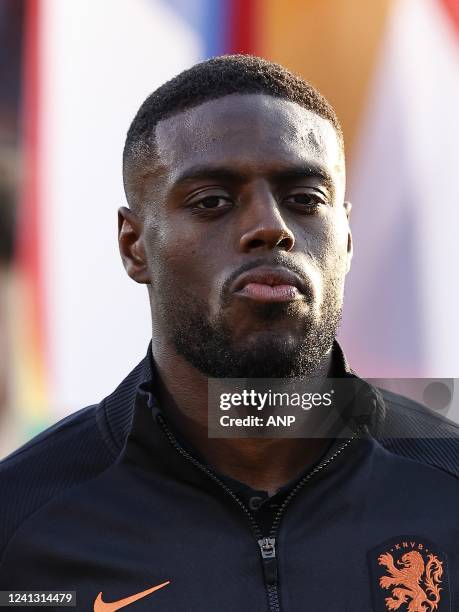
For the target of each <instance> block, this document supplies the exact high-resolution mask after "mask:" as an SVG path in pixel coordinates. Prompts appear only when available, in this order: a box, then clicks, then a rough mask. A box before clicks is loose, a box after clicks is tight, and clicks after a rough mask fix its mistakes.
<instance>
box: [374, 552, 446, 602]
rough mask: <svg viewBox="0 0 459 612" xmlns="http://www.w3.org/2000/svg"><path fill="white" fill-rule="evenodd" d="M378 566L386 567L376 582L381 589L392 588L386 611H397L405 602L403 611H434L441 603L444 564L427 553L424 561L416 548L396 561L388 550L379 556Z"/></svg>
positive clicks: (387, 599)
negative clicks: (386, 574)
mask: <svg viewBox="0 0 459 612" xmlns="http://www.w3.org/2000/svg"><path fill="white" fill-rule="evenodd" d="M378 562H379V565H382V566H384V567H386V568H387V571H388V573H389V575H388V576H382V577H381V578H380V579H379V584H380V586H381V587H382V588H383V589H390V588H391V589H392V596H391V597H386V598H385V601H386V607H387V609H388V610H399V609H400V608H401V606H403V604H406V605H407V607H406V612H434V611H435V610H438V604H439V603H440V591H441V590H442V589H441V587H440V584H441V577H442V574H443V563H442V562H441V561H439V560H438V559H437V557H436V556H435V555H432V554H429V556H428V560H427V563H424V559H423V557H422V555H421V554H420V553H419V552H418V551H417V550H412V551H410V552H407V553H405V554H404V555H403V556H402V558H401V559H400V560H399V561H397V563H396V565H397V566H398V567H396V565H395V563H394V557H393V556H392V555H391V554H390V553H384V554H383V555H380V556H379V558H378Z"/></svg>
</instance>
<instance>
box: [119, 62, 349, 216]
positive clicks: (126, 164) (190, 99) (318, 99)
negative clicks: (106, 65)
mask: <svg viewBox="0 0 459 612" xmlns="http://www.w3.org/2000/svg"><path fill="white" fill-rule="evenodd" d="M254 93H259V94H267V95H270V96H274V97H277V98H284V99H286V100H290V101H291V102H296V103H297V104H299V105H300V106H303V107H304V108H306V109H308V110H310V111H312V112H314V113H316V114H317V115H319V116H320V117H323V118H324V119H327V120H328V121H330V123H331V124H332V125H333V127H334V128H335V130H336V132H337V135H338V138H339V140H340V142H341V143H342V144H343V142H344V139H343V132H342V129H341V125H340V123H339V121H338V118H337V116H336V113H335V111H334V110H333V108H332V106H331V105H330V104H329V102H328V101H327V100H326V99H325V98H324V97H323V96H322V94H321V93H319V92H318V91H317V89H315V88H314V87H313V86H312V85H311V84H310V83H308V82H307V81H305V80H304V79H302V78H301V77H299V76H298V75H296V74H293V73H292V72H290V71H289V70H287V69H286V68H284V67H283V66H281V65H279V64H275V63H273V62H269V61H268V60H265V59H262V58H260V57H256V56H253V55H221V56H218V57H214V58H212V59H209V60H206V61H204V62H200V63H199V64H195V65H194V66H192V67H191V68H189V69H188V70H184V71H183V72H181V73H180V74H178V75H177V76H175V77H174V78H173V79H171V80H170V81H167V82H166V83H164V84H163V85H161V86H160V87H158V89H156V90H155V91H154V92H153V93H152V94H150V95H149V96H148V98H147V99H146V100H145V102H144V103H143V104H142V106H141V107H140V108H139V110H138V111H137V114H136V116H135V117H134V120H133V121H132V123H131V126H130V128H129V131H128V134H127V138H126V143H125V145H124V152H123V179H124V188H125V191H126V197H127V199H128V202H129V204H130V205H131V204H134V205H135V202H134V201H133V200H134V199H135V198H134V196H133V194H132V193H131V192H132V186H133V185H134V184H135V182H136V180H137V178H139V176H141V174H140V173H141V172H142V170H145V163H146V162H147V161H149V162H150V164H151V162H152V161H153V159H154V156H155V153H156V152H155V140H154V130H155V127H156V124H157V123H158V122H159V121H161V120H162V119H166V118H168V117H171V116H172V115H175V114H177V113H179V112H181V111H184V110H186V109H189V108H192V107H194V106H198V105H199V104H202V103H203V102H208V101H209V100H214V99H216V98H221V97H223V96H227V95H230V94H254Z"/></svg>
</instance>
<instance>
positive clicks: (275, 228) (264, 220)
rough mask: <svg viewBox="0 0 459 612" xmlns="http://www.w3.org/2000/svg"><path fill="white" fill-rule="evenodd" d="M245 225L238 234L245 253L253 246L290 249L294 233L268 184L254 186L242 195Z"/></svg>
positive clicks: (257, 247) (255, 247)
mask: <svg viewBox="0 0 459 612" xmlns="http://www.w3.org/2000/svg"><path fill="white" fill-rule="evenodd" d="M242 209H243V211H244V213H245V214H244V221H243V225H244V229H243V232H242V235H241V238H240V248H241V251H242V252H244V253H248V252H250V251H253V250H255V249H259V250H269V249H274V248H280V249H284V250H285V251H291V250H292V249H293V246H294V244H295V236H294V234H293V232H292V231H291V230H290V228H289V227H288V226H287V225H286V223H285V220H284V219H283V217H282V215H281V212H280V211H279V207H278V204H277V201H276V198H275V197H274V195H273V194H272V192H271V190H270V189H269V186H263V187H258V188H257V189H253V190H252V191H251V193H250V194H247V197H246V198H245V202H244V206H243V207H242Z"/></svg>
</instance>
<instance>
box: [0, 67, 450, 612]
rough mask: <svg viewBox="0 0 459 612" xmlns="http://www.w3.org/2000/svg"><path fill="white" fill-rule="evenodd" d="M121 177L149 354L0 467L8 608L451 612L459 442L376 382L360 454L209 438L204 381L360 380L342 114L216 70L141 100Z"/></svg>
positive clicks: (353, 436) (342, 447)
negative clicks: (351, 335)
mask: <svg viewBox="0 0 459 612" xmlns="http://www.w3.org/2000/svg"><path fill="white" fill-rule="evenodd" d="M123 176H124V184H125V190H126V197H127V201H128V203H129V208H124V207H123V208H121V209H120V210H119V245H120V251H121V256H122V259H123V262H124V266H125V268H126V271H127V273H128V275H129V276H130V277H131V278H132V279H134V280H135V281H136V282H138V283H143V284H146V285H147V288H148V292H149V298H150V305H151V319H152V341H151V345H150V347H149V349H148V352H147V356H146V357H145V359H143V361H142V362H141V363H140V364H139V365H138V366H137V368H136V369H135V370H134V371H133V372H131V373H130V374H129V376H128V377H127V378H126V379H125V380H124V381H123V382H122V383H121V384H120V386H119V387H118V388H117V389H116V390H115V391H114V392H113V393H112V394H111V395H110V396H109V397H107V398H105V399H104V400H103V401H102V402H101V403H100V404H98V405H95V406H90V407H89V408H85V409H83V410H81V411H80V412H78V413H76V414H74V415H71V416H70V417H68V418H67V419H64V420H63V421H61V422H60V423H58V424H57V425H55V426H54V427H52V428H51V429H49V430H48V431H46V432H44V433H43V434H41V435H40V436H38V437H37V438H35V439H34V440H33V441H32V442H30V443H28V444H26V445H25V446H24V447H23V448H22V449H20V450H18V451H17V452H16V453H14V454H13V455H11V456H10V457H9V458H7V459H6V460H5V461H4V462H3V464H2V466H1V472H0V475H1V478H0V483H1V499H2V503H1V527H2V531H1V551H2V552H1V554H2V557H1V564H0V587H1V589H3V590H8V591H14V590H16V591H17V590H29V591H31V590H34V591H44V590H50V591H60V592H65V591H76V597H77V608H78V609H81V610H91V609H94V610H96V611H108V610H118V609H121V608H124V607H127V608H128V609H132V610H150V609H151V610H167V611H169V612H170V611H174V612H181V611H183V612H184V611H185V610H186V611H191V610H193V611H194V610H196V611H199V612H203V611H207V610H208V611H209V612H210V611H212V612H215V611H216V610H220V611H221V612H226V611H228V612H229V611H230V610H231V611H234V610H244V611H257V612H258V611H260V612H261V611H265V610H268V611H271V612H273V611H278V610H282V611H283V612H286V611H288V612H293V611H295V612H296V611H299V610H306V609H307V610H314V611H315V612H316V611H322V610H324V611H325V610H327V611H351V610H352V611H353V612H356V611H362V612H368V611H370V610H376V611H382V610H409V611H410V612H417V611H425V610H438V611H440V612H443V611H444V610H453V609H457V607H454V606H458V605H459V575H458V572H459V567H458V563H459V562H458V553H459V547H458V535H459V534H458V521H457V507H458V502H459V495H458V486H457V476H458V466H459V451H458V443H457V441H458V432H457V428H456V427H455V425H453V424H452V423H449V422H448V421H446V420H444V419H442V418H441V417H438V416H436V415H434V414H431V413H430V412H429V411H427V410H426V409H424V408H423V407H421V406H418V405H417V404H414V403H413V402H411V401H409V400H406V399H404V398H400V397H398V396H395V395H392V394H389V393H384V394H383V395H381V393H380V392H379V391H378V390H376V389H374V388H373V387H371V386H370V385H367V384H363V383H362V391H361V392H360V393H359V399H358V401H357V399H356V400H355V401H353V402H352V403H351V405H350V407H347V409H346V413H345V414H346V416H345V417H343V423H344V425H345V426H346V431H347V433H346V434H345V435H343V434H342V431H341V430H340V431H339V432H338V431H337V430H336V428H335V430H334V431H335V433H334V435H333V436H331V435H327V434H324V435H321V436H318V435H313V434H314V432H310V433H311V435H310V436H309V437H307V438H305V437H303V438H300V437H283V436H278V437H273V436H269V437H266V436H265V437H263V436H261V437H248V438H247V437H242V438H241V437H231V436H228V437H212V436H210V435H209V432H208V414H207V408H208V386H209V385H210V381H211V380H212V379H218V380H222V379H241V378H243V379H247V378H256V379H260V378H268V379H277V380H279V379H299V380H302V379H306V378H308V379H309V378H310V377H313V378H314V379H319V380H324V381H325V380H326V379H328V378H333V379H340V380H341V379H342V380H349V381H358V380H359V379H358V378H357V376H356V375H355V374H354V373H353V371H352V370H351V369H350V368H349V366H348V364H347V362H346V360H345V358H344V355H343V353H342V351H341V349H340V347H339V345H338V343H337V342H336V341H335V335H336V331H337V328H338V324H339V320H340V313H341V308H342V303H343V289H344V279H345V276H346V273H347V271H348V270H349V267H350V262H351V256H352V239H351V233H350V229H349V213H350V204H349V203H347V202H346V201H345V165H344V150H343V137H342V132H341V129H340V126H339V123H338V120H337V118H336V116H335V113H334V111H333V110H332V108H331V107H330V105H329V104H328V102H327V101H326V100H325V99H324V98H323V97H322V96H321V95H320V94H319V93H318V92H317V91H316V90H314V89H313V88H312V87H311V86H310V85H309V84H307V83H306V82H304V81H303V80H302V79H300V78H299V77H297V76H295V75H292V74H291V73H289V72H288V71H286V70H285V69H284V68H282V67H280V66H278V65H276V64H272V63H270V62H267V61H265V60H262V59H259V58H255V57H250V56H224V57H219V58H214V59H212V60H209V61H207V62H203V63H201V64H198V65H196V66H194V67H193V68H191V69H190V70H188V71H185V72H183V73H181V74H180V75H178V76H177V77H175V78H174V79H173V80H171V81H170V82H168V83H166V84H165V85H163V86H162V87H160V88H159V89H158V90H157V91H156V92H154V93H153V94H152V95H151V96H150V97H149V98H148V99H147V100H146V101H145V102H144V104H143V105H142V106H141V108H140V110H139V111H138V113H137V115H136V117H135V119H134V121H133V123H132V125H131V128H130V130H129V133H128V136H127V140H126V145H125V151H124V163H123ZM367 205H370V203H367ZM362 333H364V330H362ZM107 350H122V347H117V346H116V344H115V345H114V347H107ZM374 350H375V351H377V350H378V347H374ZM211 409H212V406H210V405H209V410H211ZM320 414H322V415H324V416H326V414H327V413H326V411H325V412H324V411H322V412H321V413H320ZM343 414H344V413H343ZM330 431H331V429H330ZM434 434H435V439H432V436H433V435H434ZM330 438H332V439H330Z"/></svg>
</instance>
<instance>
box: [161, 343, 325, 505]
mask: <svg viewBox="0 0 459 612" xmlns="http://www.w3.org/2000/svg"><path fill="white" fill-rule="evenodd" d="M152 351H153V358H154V361H155V365H156V370H157V374H158V376H157V384H156V389H155V395H156V397H157V399H158V401H159V405H160V406H161V408H162V410H163V411H164V413H165V414H166V415H167V417H168V420H169V421H170V422H171V423H172V425H173V426H174V427H175V428H176V429H177V430H178V431H179V432H180V433H181V434H182V435H183V437H184V438H186V439H187V440H189V442H190V443H191V444H192V445H193V446H194V447H195V448H196V449H197V450H198V451H199V452H200V453H201V455H202V456H203V457H204V458H205V460H206V462H207V463H208V464H209V465H211V466H212V467H213V468H214V469H216V470H218V471H219V472H221V473H223V474H226V475H227V476H230V477H231V478H234V479H236V480H239V481H241V482H243V483H245V484H247V485H249V486H250V487H252V488H254V489H258V490H264V491H268V493H269V494H270V495H271V494H273V493H274V492H275V491H277V489H279V488H280V487H281V486H283V485H285V484H286V483H287V482H289V481H290V480H292V479H293V478H295V477H296V476H298V475H299V474H301V472H303V471H304V470H305V469H306V468H307V466H308V465H310V464H312V463H314V462H315V461H317V460H318V458H319V457H320V455H321V454H322V453H323V451H324V450H325V448H326V445H327V443H328V442H327V440H324V439H321V438H311V439H297V438H275V439H263V438H224V439H221V438H219V439H215V438H209V437H208V429H207V427H208V415H207V402H208V388H207V377H206V376H205V375H204V374H202V372H200V371H198V370H197V369H196V368H194V367H193V366H191V365H190V364H189V363H188V362H187V361H186V360H185V359H184V358H182V357H181V356H180V355H177V353H175V352H174V351H173V350H172V349H171V348H170V347H167V348H166V347H165V346H164V344H162V345H161V346H158V345H155V343H154V342H153V344H152ZM331 362H332V358H331V350H330V351H329V352H328V353H327V354H326V355H325V356H324V358H323V360H322V362H321V363H320V365H319V367H318V368H317V370H316V371H315V372H314V373H312V374H311V376H321V377H325V376H329V375H330V374H331Z"/></svg>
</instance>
